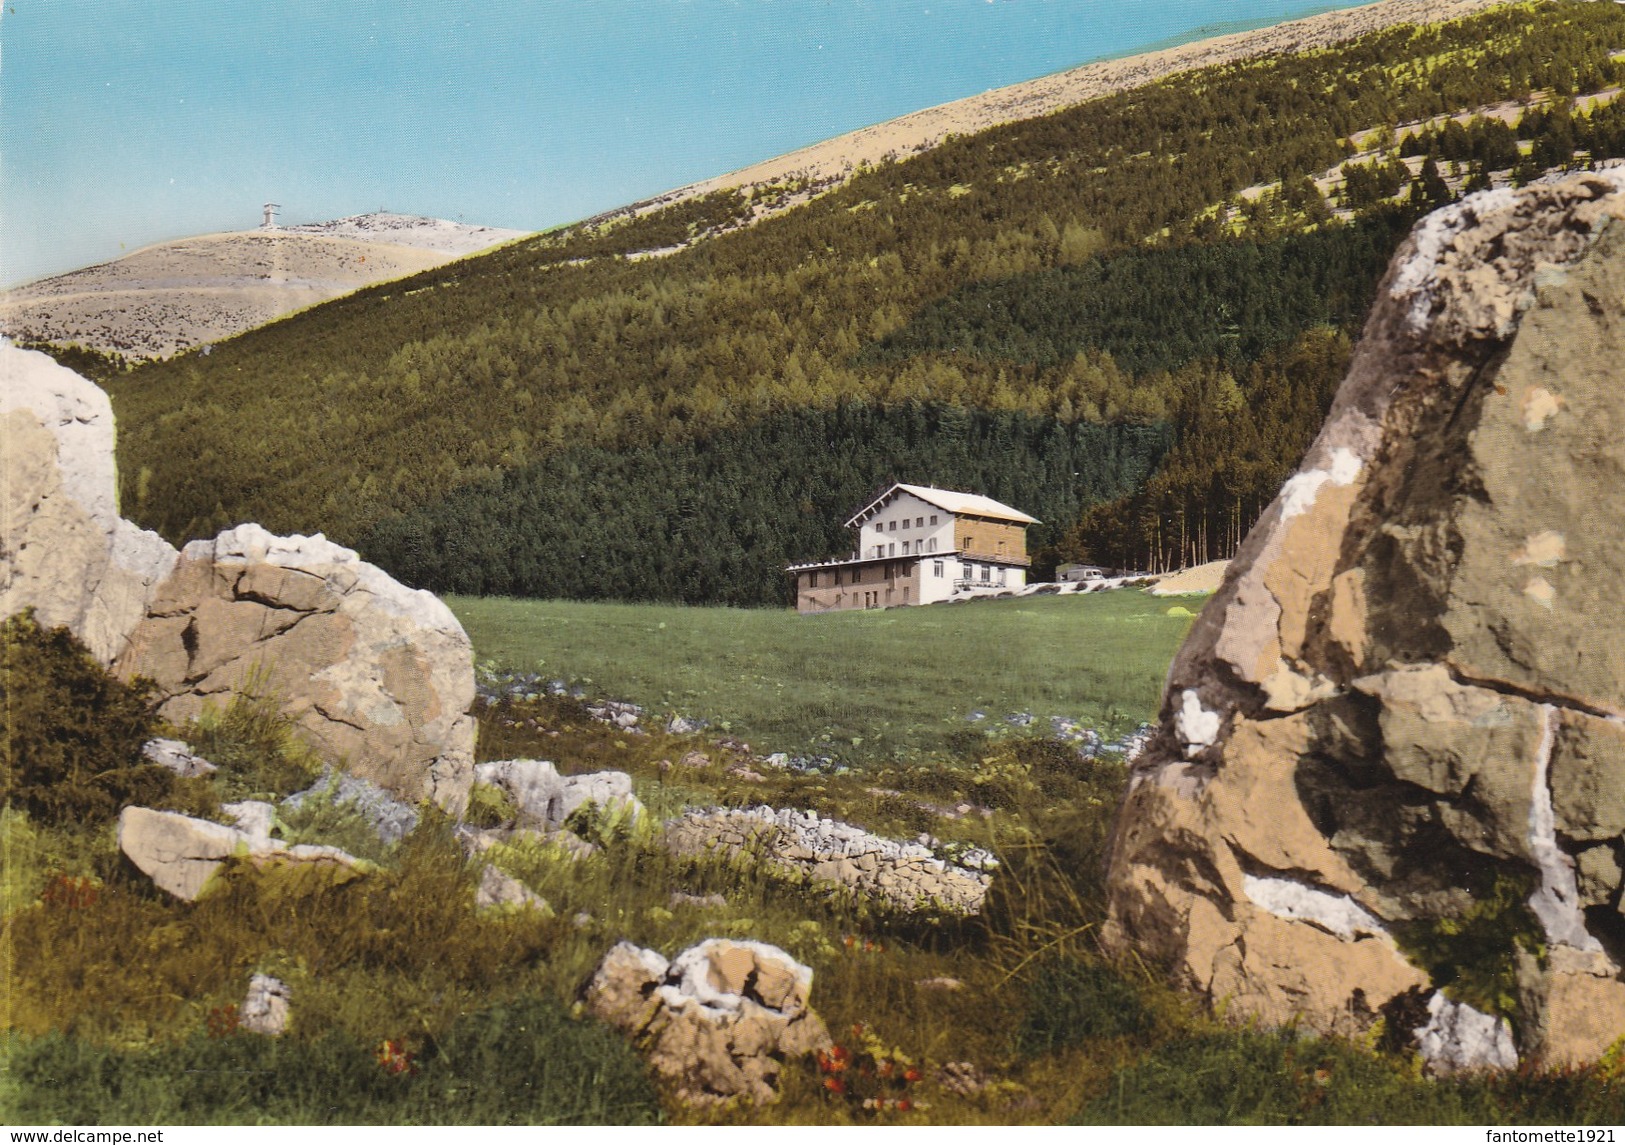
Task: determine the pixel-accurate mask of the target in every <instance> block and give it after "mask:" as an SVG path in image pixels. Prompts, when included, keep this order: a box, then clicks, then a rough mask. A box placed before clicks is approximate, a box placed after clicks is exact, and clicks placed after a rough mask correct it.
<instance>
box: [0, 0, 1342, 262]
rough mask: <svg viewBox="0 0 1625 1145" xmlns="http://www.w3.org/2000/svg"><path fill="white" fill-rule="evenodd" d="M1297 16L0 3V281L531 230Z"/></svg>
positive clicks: (806, 5)
mask: <svg viewBox="0 0 1625 1145" xmlns="http://www.w3.org/2000/svg"><path fill="white" fill-rule="evenodd" d="M1327 6H1328V5H1327V4H1325V3H1324V2H1321V3H1309V2H1305V0H1167V2H1165V3H1161V4H1156V5H1148V4H1145V3H1143V2H1142V0H573V2H561V0H533V2H530V3H525V4H518V3H507V2H485V3H472V2H468V0H438V2H436V3H433V4H429V3H423V2H421V0H280V2H265V0H261V2H258V3H248V2H244V0H140V2H135V0H4V4H3V9H0V285H5V286H10V285H15V284H16V283H18V282H22V281H26V280H29V279H32V278H37V277H40V276H42V275H46V274H51V273H57V272H60V271H63V270H69V269H72V268H74V267H78V266H83V265H87V264H89V263H93V262H99V261H103V260H105V259H108V258H114V257H117V256H118V255H119V254H120V253H122V252H125V251H128V250H133V249H135V248H136V247H139V246H142V245H145V244H147V243H151V242H157V241H160V240H163V239H168V238H176V237H180V236H183V235H189V234H201V233H206V232H210V231H219V230H238V229H245V228H249V227H253V226H255V225H257V224H258V222H259V207H260V204H261V203H262V202H265V201H266V200H274V201H276V202H279V203H281V204H282V205H283V213H282V221H283V222H285V223H298V222H311V221H316V220H321V219H329V218H337V217H340V216H343V215H351V214H358V213H361V212H363V211H370V210H376V209H378V208H379V207H386V208H388V209H389V210H392V211H401V212H405V213H410V214H424V215H435V216H439V217H442V218H451V219H458V218H460V219H462V220H464V221H466V222H471V223H485V224H489V225H492V226H501V227H516V228H524V229H540V228H542V227H546V226H551V225H554V224H557V223H562V222H568V221H570V220H572V219H577V218H582V217H585V216H587V215H591V214H594V213H596V212H598V211H601V210H605V209H608V208H610V207H614V206H618V205H620V204H623V203H627V202H631V201H634V200H637V199H640V198H645V197H647V196H649V195H651V194H655V193H658V192H660V191H663V190H667V189H669V188H672V187H676V186H680V185H682V184H684V183H689V182H693V181H695V180H697V179H702V178H706V177H708V176H711V175H716V174H720V173H722V172H725V171H729V170H732V169H735V168H738V167H742V166H745V165H747V164H749V163H752V162H755V161H757V160H759V159H764V158H767V157H770V156H772V155H777V154H780V153H782V152H785V151H789V150H792V149H794V148H796V147H800V146H803V145H805V144H807V143H812V142H816V141H817V140H820V139H826V138H828V137H830V136H832V135H836V134H839V133H841V132H843V131H848V130H851V129H853V128H856V127H862V126H866V125H868V124H871V123H877V122H880V121H882V120H885V119H890V118H892V117H894V116H897V115H901V114H904V113H906V112H909V111H913V110H916V109H918V108H920V107H926V106H930V105H932V104H937V103H942V102H945V101H947V100H951V99H957V98H959V97H961V96H965V95H970V94H973V93H975V92H979V91H983V90H986V89H987V88H990V87H997V86H1001V85H1004V84H1009V83H1015V82H1017V81H1020V80H1023V79H1030V78H1033V77H1035V76H1039V75H1045V74H1048V73H1050V72H1054V71H1058V70H1061V69H1063V68H1067V67H1071V66H1074V65H1076V64H1079V63H1084V62H1086V61H1088V60H1091V59H1097V58H1100V57H1102V56H1106V55H1119V54H1123V53H1125V52H1129V51H1133V50H1137V49H1141V48H1144V47H1146V46H1148V45H1153V44H1161V43H1166V42H1168V41H1170V40H1179V39H1190V38H1195V37H1196V36H1198V35H1207V34H1213V33H1214V32H1215V31H1218V30H1230V29H1232V28H1234V27H1238V26H1257V25H1260V24H1264V23H1272V22H1276V21H1279V20H1282V19H1288V18H1291V17H1293V16H1297V15H1303V14H1306V13H1309V12H1314V11H1321V10H1324V9H1325V8H1326V7H1327Z"/></svg>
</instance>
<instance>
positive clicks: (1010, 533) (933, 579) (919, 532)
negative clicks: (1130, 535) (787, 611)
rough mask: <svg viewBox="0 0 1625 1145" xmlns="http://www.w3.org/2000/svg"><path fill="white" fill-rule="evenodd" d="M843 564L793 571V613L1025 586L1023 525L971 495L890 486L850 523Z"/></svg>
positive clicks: (1012, 512)
mask: <svg viewBox="0 0 1625 1145" xmlns="http://www.w3.org/2000/svg"><path fill="white" fill-rule="evenodd" d="M846 524H847V527H848V528H850V529H851V530H852V531H853V543H854V545H855V546H856V547H855V548H854V549H853V552H852V555H851V556H849V557H845V558H840V559H835V560H828V561H818V562H816V563H814V564H804V565H791V566H790V567H789V568H788V569H787V570H785V571H787V572H789V573H790V575H792V576H794V577H795V578H796V608H797V610H798V611H801V612H828V611H830V610H831V609H838V608H890V607H892V606H893V605H902V604H931V603H932V602H934V601H939V600H947V599H948V598H949V597H950V596H952V595H953V594H954V593H956V592H971V593H981V592H999V591H1001V590H1004V589H1012V588H1022V587H1024V586H1025V585H1026V583H1027V566H1028V565H1029V564H1031V563H1032V562H1031V561H1029V560H1028V559H1027V526H1028V525H1036V524H1038V521H1037V519H1035V518H1033V517H1029V516H1028V515H1027V514H1025V513H1023V512H1021V510H1019V509H1012V508H1011V507H1010V506H1008V505H1001V504H1000V503H999V502H997V501H995V500H993V499H992V498H991V497H983V496H980V495H979V494H976V493H955V492H953V491H951V490H948V489H931V488H928V487H926V486H924V485H903V484H897V485H893V486H892V487H891V488H890V489H888V490H886V492H884V493H882V494H881V495H880V496H879V497H877V498H875V499H874V500H873V501H871V502H870V503H869V504H868V505H865V506H864V507H863V508H862V509H860V510H858V512H857V513H856V514H854V515H853V517H852V519H851V520H850V521H848V522H847V523H846Z"/></svg>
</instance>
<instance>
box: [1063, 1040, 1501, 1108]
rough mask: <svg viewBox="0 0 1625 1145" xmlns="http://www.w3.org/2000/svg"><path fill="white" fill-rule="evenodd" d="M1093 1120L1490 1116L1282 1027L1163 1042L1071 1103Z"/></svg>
mask: <svg viewBox="0 0 1625 1145" xmlns="http://www.w3.org/2000/svg"><path fill="white" fill-rule="evenodd" d="M1076 1120H1077V1121H1078V1122H1081V1123H1085V1124H1095V1125H1104V1124H1112V1125H1371V1124H1383V1125H1394V1124H1398V1125H1426V1124H1440V1123H1445V1124H1451V1123H1461V1122H1464V1121H1466V1122H1480V1121H1484V1120H1489V1121H1494V1120H1495V1119H1494V1118H1493V1117H1486V1116H1484V1114H1483V1113H1481V1112H1480V1111H1478V1110H1469V1109H1468V1108H1467V1103H1466V1102H1465V1101H1464V1100H1463V1096H1462V1094H1461V1093H1460V1092H1458V1091H1457V1090H1456V1089H1454V1088H1451V1087H1447V1086H1444V1085H1441V1084H1438V1083H1434V1082H1428V1081H1422V1080H1420V1079H1418V1078H1416V1077H1414V1076H1413V1075H1412V1074H1411V1073H1409V1072H1408V1071H1407V1069H1406V1068H1405V1066H1404V1065H1403V1064H1402V1063H1400V1062H1397V1061H1393V1060H1388V1059H1383V1058H1379V1057H1375V1056H1373V1055H1371V1054H1368V1053H1366V1052H1364V1051H1362V1050H1359V1049H1356V1048H1355V1047H1353V1046H1351V1045H1348V1044H1345V1043H1342V1042H1336V1041H1330V1040H1322V1039H1316V1038H1308V1039H1305V1038H1300V1037H1299V1036H1298V1035H1297V1034H1296V1033H1294V1032H1293V1031H1290V1030H1279V1031H1272V1032H1268V1033H1261V1032H1257V1031H1252V1030H1227V1031H1220V1032H1215V1033H1209V1034H1201V1035H1198V1036H1196V1037H1193V1038H1189V1039H1185V1040H1181V1041H1176V1042H1170V1043H1168V1044H1166V1045H1163V1046H1161V1047H1159V1048H1158V1049H1157V1050H1155V1051H1154V1052H1153V1053H1151V1054H1150V1055H1149V1056H1147V1057H1146V1058H1144V1059H1142V1060H1141V1061H1139V1062H1137V1063H1136V1064H1134V1065H1132V1066H1129V1067H1128V1068H1127V1069H1124V1070H1121V1071H1119V1072H1118V1073H1117V1075H1116V1076H1115V1077H1114V1078H1112V1079H1111V1081H1110V1082H1109V1083H1108V1085H1107V1090H1106V1092H1105V1093H1104V1094H1103V1095H1101V1096H1100V1097H1098V1098H1096V1099H1095V1100H1094V1101H1092V1102H1090V1103H1089V1104H1088V1105H1086V1106H1085V1107H1084V1108H1083V1109H1082V1110H1081V1111H1079V1113H1078V1115H1077V1117H1076Z"/></svg>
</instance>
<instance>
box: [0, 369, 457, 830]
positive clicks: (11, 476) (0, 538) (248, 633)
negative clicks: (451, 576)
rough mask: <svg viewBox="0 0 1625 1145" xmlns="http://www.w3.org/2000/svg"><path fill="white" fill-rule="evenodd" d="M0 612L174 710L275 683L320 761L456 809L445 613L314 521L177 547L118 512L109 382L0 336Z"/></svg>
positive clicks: (185, 711)
mask: <svg viewBox="0 0 1625 1145" xmlns="http://www.w3.org/2000/svg"><path fill="white" fill-rule="evenodd" d="M0 380H3V382H4V384H3V385H0V441H3V442H4V443H5V448H4V450H0V617H5V616H11V615H12V614H14V613H17V612H21V611H22V610H24V609H26V608H32V609H34V610H35V615H36V617H37V618H38V620H39V621H40V623H41V624H44V625H47V626H52V627H54V626H57V625H65V626H66V627H68V628H69V629H71V630H72V631H73V633H74V634H75V635H76V636H78V637H79V638H80V639H81V640H82V641H84V643H85V645H86V646H87V647H88V648H89V649H90V651H91V653H92V654H93V655H94V656H96V657H97V658H98V659H99V660H100V661H101V662H102V663H103V664H106V665H110V666H111V667H112V668H113V669H114V670H115V671H116V672H117V673H119V674H120V675H122V676H124V677H126V678H128V677H132V676H137V675H141V676H148V677H151V678H152V679H154V680H156V681H157V682H158V684H159V686H160V689H161V690H162V694H163V696H164V703H163V708H162V713H163V715H164V716H165V717H166V718H167V719H169V720H171V721H174V722H177V723H179V722H183V721H185V720H187V719H190V718H192V717H194V716H196V715H198V714H199V713H200V712H201V711H202V710H203V707H204V705H205V704H207V703H210V702H218V703H224V702H228V701H229V700H230V699H231V698H232V697H233V696H236V695H239V694H243V693H245V692H248V693H255V694H260V695H265V696H270V697H274V698H275V699H276V701H277V702H278V703H279V704H280V705H281V707H282V710H283V711H284V712H286V713H287V714H288V715H289V716H290V717H292V718H293V719H294V721H295V722H296V723H297V724H298V725H299V726H300V728H301V729H302V730H303V732H304V733H305V735H306V737H307V738H308V739H309V740H310V741H311V742H312V744H313V745H314V746H315V747H317V749H318V750H319V751H320V752H321V753H322V754H323V755H324V756H325V757H326V758H327V759H328V760H329V761H330V762H334V763H338V762H345V763H347V764H348V766H349V768H350V770H352V771H354V772H355V773H356V774H357V775H360V776H362V777H364V778H367V779H371V780H374V781H375V782H377V783H378V784H379V785H381V786H383V787H385V788H387V789H388V790H389V791H391V792H392V793H394V794H395V795H397V796H401V797H404V798H406V799H409V800H414V801H416V800H420V799H433V800H435V801H436V802H438V803H439V804H440V805H441V806H443V807H445V808H446V809H447V810H449V811H452V812H454V813H456V812H460V811H461V810H462V808H463V806H464V804H465V803H466V801H467V798H468V788H469V785H470V784H471V782H472V780H473V767H474V756H473V749H474V721H473V718H472V717H470V716H469V715H468V714H467V713H468V709H469V707H470V705H471V704H472V703H473V700H474V662H473V650H472V648H471V646H470V644H469V642H468V637H467V636H466V635H465V634H464V632H463V629H462V626H461V625H460V624H458V623H457V619H456V617H454V616H453V615H452V614H451V611H450V610H449V609H447V608H446V606H445V605H444V604H442V603H441V602H440V601H439V600H438V599H436V598H435V597H434V596H433V595H432V594H430V593H427V592H420V591H414V590H411V589H408V588H406V587H405V586H404V585H402V584H400V583H399V582H397V581H395V580H394V579H392V578H391V577H390V576H389V575H388V574H387V573H385V572H384V571H383V570H382V569H379V568H377V567H376V566H374V565H370V564H367V563H366V562H364V561H362V560H360V559H359V558H358V557H357V555H356V554H355V553H354V552H352V551H351V550H349V549H346V548H342V547H341V546H339V545H335V544H333V543H331V542H329V541H327V540H326V539H324V538H323V537H321V536H320V535H317V536H315V537H301V536H294V537H276V536H272V535H271V534H270V533H268V532H266V531H265V530H264V529H262V528H260V527H259V526H258V525H240V526H238V527H237V528H235V529H228V530H226V531H225V532H223V533H221V534H220V535H219V536H218V537H216V538H214V539H213V540H212V541H193V542H192V543H191V544H188V545H187V546H186V548H185V550H184V551H183V552H180V553H177V552H176V551H175V549H174V548H173V547H171V546H170V545H169V544H168V542H166V541H164V539H163V538H161V537H159V536H158V535H157V534H156V533H151V532H147V531H145V530H142V529H138V528H136V527H135V526H134V525H132V524H131V523H130V522H128V521H125V520H123V519H122V518H121V517H120V516H119V515H118V506H117V489H116V482H115V472H114V457H113V415H112V409H111V406H110V405H109V403H108V400H107V395H106V394H104V393H102V391H101V390H100V389H98V388H97V387H96V386H94V385H92V384H91V383H90V382H88V381H86V380H85V379H84V378H81V377H80V376H79V375H78V374H75V373H74V372H73V371H71V370H68V369H64V368H63V367H61V366H59V365H57V364H56V363H55V362H53V361H52V360H51V359H50V358H48V357H46V356H45V355H44V354H39V353H35V352H32V351H26V350H19V349H17V348H16V347H14V346H12V345H11V344H10V343H9V342H6V341H4V340H3V339H0Z"/></svg>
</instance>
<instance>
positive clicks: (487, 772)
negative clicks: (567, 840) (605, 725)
mask: <svg viewBox="0 0 1625 1145" xmlns="http://www.w3.org/2000/svg"><path fill="white" fill-rule="evenodd" d="M474 780H475V782H477V783H489V784H491V785H492V786H493V787H500V788H501V789H502V790H503V791H505V792H507V793H508V795H509V796H510V797H511V798H512V799H513V801H514V806H515V807H516V808H517V809H518V811H519V816H518V818H517V819H516V820H515V822H514V825H515V826H516V827H519V828H521V829H529V830H535V831H543V832H547V831H557V830H560V829H561V828H563V826H564V823H565V820H567V819H569V818H570V816H571V815H573V814H575V813H576V811H578V810H580V809H581V808H582V807H584V806H586V805H587V804H588V803H594V804H596V805H597V806H598V807H599V808H600V809H601V810H603V811H605V812H607V813H609V814H612V815H624V816H626V817H627V818H629V819H637V818H639V817H641V816H642V815H643V804H642V803H640V802H639V801H638V798H637V796H635V795H633V794H632V777H631V776H630V775H628V774H626V773H625V772H624V771H594V772H590V773H588V774H586V775H560V774H559V772H558V768H556V767H554V766H553V764H552V763H551V762H550V761H548V760H545V759H503V760H496V761H494V762H491V763H482V764H479V765H478V766H477V767H475V769H474Z"/></svg>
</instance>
